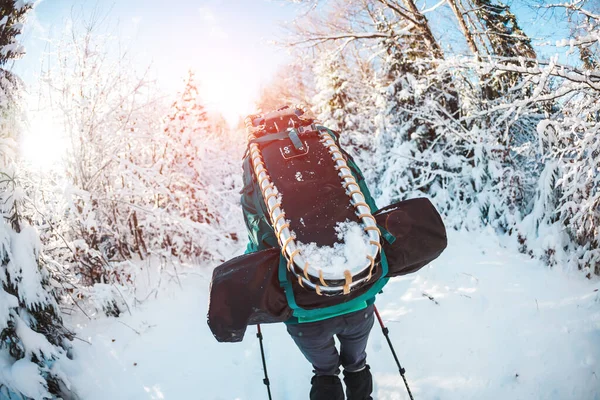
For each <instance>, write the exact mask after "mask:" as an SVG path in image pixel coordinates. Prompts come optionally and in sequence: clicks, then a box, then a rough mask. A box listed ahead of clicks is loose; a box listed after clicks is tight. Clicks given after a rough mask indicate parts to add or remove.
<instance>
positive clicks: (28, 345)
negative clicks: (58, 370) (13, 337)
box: [16, 317, 60, 359]
mask: <svg viewBox="0 0 600 400" xmlns="http://www.w3.org/2000/svg"><path fill="white" fill-rule="evenodd" d="M16 325H17V335H18V336H19V338H20V339H21V343H22V345H23V348H24V350H25V356H26V357H31V356H32V355H35V356H36V357H37V358H38V359H43V358H50V357H59V356H60V353H59V352H58V348H56V347H54V346H53V345H52V344H50V342H48V340H47V339H46V337H45V336H44V335H42V334H41V333H37V332H35V331H34V330H32V329H31V328H30V327H29V326H28V325H27V324H26V323H25V322H24V321H23V320H22V319H21V318H20V317H16Z"/></svg>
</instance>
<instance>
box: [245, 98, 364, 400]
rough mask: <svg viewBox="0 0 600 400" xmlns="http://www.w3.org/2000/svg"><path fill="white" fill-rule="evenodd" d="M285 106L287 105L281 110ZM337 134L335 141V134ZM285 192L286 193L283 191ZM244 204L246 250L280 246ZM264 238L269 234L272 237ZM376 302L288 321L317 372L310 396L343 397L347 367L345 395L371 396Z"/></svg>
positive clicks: (354, 398)
mask: <svg viewBox="0 0 600 400" xmlns="http://www.w3.org/2000/svg"><path fill="white" fill-rule="evenodd" d="M281 110H286V109H285V108H283V109H280V110H279V111H281ZM290 111H292V109H290ZM279 129H281V128H279ZM329 132H331V131H329ZM334 135H335V133H334ZM334 138H335V140H336V142H337V139H338V138H337V135H335V136H334ZM344 158H345V159H346V162H350V163H352V164H353V167H354V168H353V170H354V171H353V173H354V175H355V178H356V179H357V180H358V181H360V182H361V183H362V173H361V171H360V169H359V168H358V166H356V164H355V163H354V161H353V160H352V158H351V157H350V156H349V155H348V154H347V153H344ZM317 172H319V171H317ZM360 189H361V192H362V195H363V196H364V200H365V202H366V203H367V204H370V205H371V206H372V207H373V208H375V202H374V200H373V198H372V196H371V194H370V192H369V190H368V188H367V187H366V185H364V184H363V185H360ZM283 195H284V196H286V194H285V193H284V194H283ZM241 203H242V205H243V207H244V208H245V212H244V217H245V221H246V226H247V227H248V230H249V233H250V234H249V244H248V246H247V249H246V253H252V252H255V251H259V250H262V249H265V248H269V247H278V246H279V243H277V240H276V239H275V238H274V236H272V234H273V228H272V227H271V226H268V225H267V224H265V225H263V226H261V227H260V228H259V229H258V230H257V229H256V226H255V223H254V220H253V218H252V216H253V215H254V214H253V213H254V211H256V210H255V208H254V207H249V206H248V205H250V204H251V203H252V199H251V198H250V196H249V195H248V191H243V193H242V199H241ZM326 222H328V221H324V220H318V219H316V220H315V221H313V222H312V223H313V224H315V225H317V226H318V225H319V224H323V223H326ZM265 237H269V238H270V240H268V239H265ZM258 238H262V240H258ZM374 301H375V297H374V296H373V297H370V298H368V299H366V300H364V301H362V302H361V303H359V304H358V305H356V306H354V307H353V308H350V309H347V310H343V311H342V312H341V313H338V314H340V315H333V316H325V317H323V318H321V319H318V320H316V321H313V322H301V321H299V319H298V318H295V317H292V318H290V319H289V320H288V321H285V323H286V325H287V331H288V333H289V334H290V336H291V337H292V339H293V341H294V342H295V343H296V345H297V346H298V348H299V349H300V351H301V352H302V354H303V355H304V357H305V358H306V359H307V360H308V361H309V362H310V363H311V364H312V367H313V372H314V374H315V375H314V376H313V377H312V379H311V386H312V387H311V390H310V399H311V400H343V399H344V391H343V388H342V383H341V381H340V378H339V377H338V375H339V374H340V367H343V374H344V383H345V385H346V396H347V399H348V400H369V399H372V397H371V392H372V390H373V381H372V376H371V372H370V367H369V365H367V362H366V357H367V354H366V351H365V349H366V346H367V341H368V338H369V334H370V332H371V328H372V327H373V324H374V313H373V303H374ZM334 336H337V338H338V340H339V342H340V349H339V351H338V349H337V348H336V346H335V341H334Z"/></svg>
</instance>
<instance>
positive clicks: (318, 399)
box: [310, 375, 344, 400]
mask: <svg viewBox="0 0 600 400" xmlns="http://www.w3.org/2000/svg"><path fill="white" fill-rule="evenodd" d="M310 383H311V384H312V388H311V389H310V400H344V388H343V387H342V382H341V381H340V378H338V377H337V376H335V375H315V376H313V377H312V379H311V380H310Z"/></svg>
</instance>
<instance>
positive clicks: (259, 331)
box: [256, 324, 272, 400]
mask: <svg viewBox="0 0 600 400" xmlns="http://www.w3.org/2000/svg"><path fill="white" fill-rule="evenodd" d="M256 328H257V329H258V333H257V334H256V337H257V338H258V341H259V343H260V356H261V357H262V363H263V370H264V371H265V379H263V383H264V384H265V385H266V386H267V393H268V394H269V400H272V397H271V386H270V382H269V375H268V374H267V360H265V349H264V347H263V335H262V332H261V330H260V324H258V325H256Z"/></svg>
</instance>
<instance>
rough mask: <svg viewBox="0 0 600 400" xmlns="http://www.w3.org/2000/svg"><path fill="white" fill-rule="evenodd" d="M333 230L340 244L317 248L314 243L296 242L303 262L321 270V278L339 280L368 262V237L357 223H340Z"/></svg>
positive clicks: (360, 268)
mask: <svg viewBox="0 0 600 400" xmlns="http://www.w3.org/2000/svg"><path fill="white" fill-rule="evenodd" d="M335 230H336V232H337V236H338V239H339V240H340V241H341V242H338V243H335V244H334V245H333V246H322V247H319V246H317V244H316V243H314V242H313V243H308V244H305V243H302V242H300V241H296V245H297V246H298V248H299V249H300V254H302V257H303V258H304V260H305V261H307V262H308V264H309V265H310V266H312V267H313V268H317V269H321V270H323V276H324V277H325V278H328V279H332V278H338V279H340V278H341V277H343V276H344V271H345V270H349V271H350V273H352V274H355V273H357V272H358V271H360V270H362V269H363V268H364V267H365V266H366V265H367V264H368V262H369V261H368V259H367V254H368V251H369V235H368V234H367V233H366V232H365V231H364V230H363V228H362V226H361V225H360V224H359V223H358V222H355V221H352V222H350V221H346V222H340V223H338V224H337V226H336V228H335Z"/></svg>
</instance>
